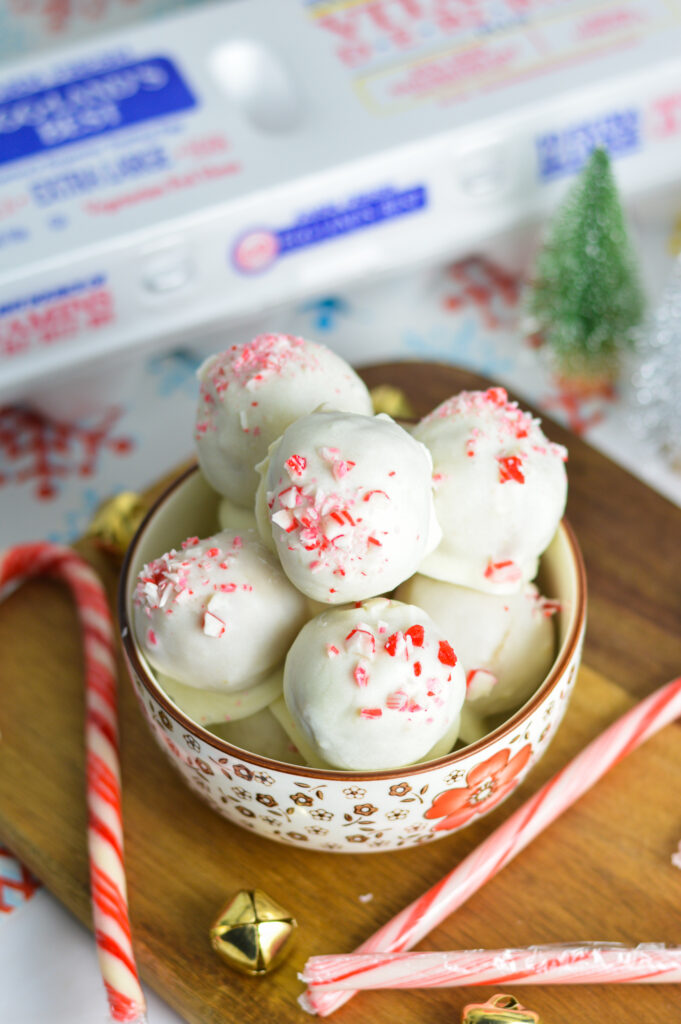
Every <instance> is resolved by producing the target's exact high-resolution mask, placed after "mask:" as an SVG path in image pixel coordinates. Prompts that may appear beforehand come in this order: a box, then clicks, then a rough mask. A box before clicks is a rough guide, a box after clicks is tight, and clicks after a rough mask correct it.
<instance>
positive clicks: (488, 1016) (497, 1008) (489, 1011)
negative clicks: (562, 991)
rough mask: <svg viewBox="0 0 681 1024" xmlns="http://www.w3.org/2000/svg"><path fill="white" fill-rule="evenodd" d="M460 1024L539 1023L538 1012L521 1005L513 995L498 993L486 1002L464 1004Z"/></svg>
mask: <svg viewBox="0 0 681 1024" xmlns="http://www.w3.org/2000/svg"><path fill="white" fill-rule="evenodd" d="M461 1024H541V1022H540V1020H539V1014H538V1013H535V1012H534V1011H533V1010H528V1009H527V1008H526V1007H525V1006H521V1005H520V1003H519V1002H518V1000H517V999H516V998H515V997H514V996H508V995H502V994H498V995H496V996H492V998H491V999H488V1000H487V1002H486V1003H469V1004H468V1006H464V1008H463V1014H462V1017H461Z"/></svg>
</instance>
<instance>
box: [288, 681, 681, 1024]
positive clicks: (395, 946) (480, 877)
mask: <svg viewBox="0 0 681 1024" xmlns="http://www.w3.org/2000/svg"><path fill="white" fill-rule="evenodd" d="M680 715H681V677H679V678H678V679H674V680H672V682H670V683H667V685H666V686H663V687H661V689H659V690H656V691H655V692H654V693H653V694H651V696H650V697H646V699H645V700H643V701H641V703H640V704H637V705H635V706H634V707H633V708H632V709H631V710H630V711H628V712H627V713H626V714H624V715H622V717H621V718H619V719H618V720H617V721H616V722H614V724H613V725H611V726H610V727H609V728H608V729H606V730H605V732H603V733H601V735H600V736H598V737H597V738H596V739H595V740H594V741H593V742H592V743H590V744H589V745H588V746H587V747H585V748H584V750H583V751H581V753H579V754H578V755H577V756H576V757H575V758H574V759H573V760H572V761H570V763H569V764H567V765H566V766H565V768H563V769H562V770H561V771H559V772H558V773H557V774H556V775H554V776H553V778H552V779H550V780H549V782H547V783H546V784H545V785H544V786H542V788H541V789H540V790H539V792H538V793H536V794H535V795H534V796H533V797H531V798H530V799H529V800H528V801H527V802H526V803H525V804H523V806H522V807H520V808H519V809H518V810H517V811H516V812H515V813H514V814H512V815H511V817H510V818H508V820H507V821H505V822H504V824H503V825H500V826H499V828H498V829H496V830H495V831H494V832H493V833H492V834H491V835H490V836H488V838H487V839H485V841H484V842H482V843H481V844H480V846H478V847H477V849H475V850H473V852H472V853H471V854H469V855H468V857H466V858H465V859H464V860H462V861H461V863H460V864H459V865H458V866H457V867H456V868H454V869H453V871H450V872H449V874H447V875H445V876H444V878H442V879H441V880H440V881H439V882H437V883H436V884H435V885H434V886H433V887H432V888H431V889H429V890H428V891H427V892H426V893H424V894H423V896H421V897H419V898H418V899H417V900H414V902H413V903H410V904H409V906H408V907H406V909H405V910H403V911H401V912H400V913H399V914H396V916H395V917H393V919H392V920H391V921H388V923H387V924H385V925H384V926H383V927H382V928H380V929H379V930H378V931H377V932H375V933H374V934H373V935H372V936H370V938H368V939H367V940H366V942H363V943H362V945H361V946H359V947H358V948H357V950H356V951H355V952H356V953H400V952H402V951H404V950H407V949H411V948H412V947H413V946H415V945H416V943H417V942H419V941H420V940H421V939H422V938H423V937H424V935H427V934H428V932H430V931H431V930H432V929H433V928H435V926H436V925H438V924H439V923H440V922H441V921H443V920H444V919H445V918H446V917H448V916H449V914H451V913H452V911H454V910H456V909H457V907H460V906H461V905H462V904H463V903H465V901H466V900H467V899H468V897H469V896H472V894H473V893H474V892H476V891H477V890H478V889H480V888H481V886H483V885H484V884H485V882H487V881H488V880H489V879H490V878H492V877H493V876H494V875H496V873H497V872H498V871H500V870H501V868H503V867H504V866H505V865H506V864H508V862H509V861H510V860H512V859H513V858H514V857H515V855H516V854H517V853H520V851H521V850H523V849H524V848H525V847H526V846H527V845H528V843H530V842H531V841H532V839H534V838H535V836H537V835H538V834H539V833H540V832H541V831H542V830H543V829H545V828H546V827H547V825H550V824H551V822H552V821H554V820H555V819H556V818H557V817H558V816H559V815H560V814H562V813H563V811H565V810H566V809H567V808H568V807H570V806H571V805H572V804H573V803H574V802H575V801H576V800H578V799H579V797H580V796H582V794H583V793H585V792H586V791H587V790H588V789H590V788H591V786H592V785H593V784H594V783H595V782H596V781H597V780H598V779H600V778H601V776H602V775H604V774H605V773H606V772H607V771H608V770H609V769H610V768H612V767H613V765H615V764H617V762H618V761H620V760H621V759H622V758H623V757H625V756H626V755H627V754H628V753H630V752H631V751H632V750H634V749H635V748H636V747H638V746H639V745H640V744H641V743H643V742H644V741H645V740H647V739H648V738H649V737H650V736H652V735H653V734H654V733H656V732H658V730H660V729H661V728H662V727H663V726H665V725H668V724H669V723H670V722H673V721H674V720H675V719H676V718H678V717H679V716H680ZM343 960H344V961H345V966H344V968H341V970H347V958H343ZM306 978H307V974H304V975H303V980H305V979H306ZM326 984H327V985H328V981H327V982H326ZM353 994H354V991H353V989H349V990H345V991H338V990H336V991H329V990H328V989H327V990H326V991H316V988H315V986H314V985H313V986H312V987H311V988H308V990H307V991H306V992H305V994H304V995H303V996H301V1004H302V1006H303V1007H304V1008H305V1009H306V1010H308V1011H309V1012H311V1013H317V1014H319V1016H321V1017H327V1016H328V1015H329V1014H331V1013H333V1012H334V1010H337V1009H338V1008H339V1007H340V1006H342V1005H343V1004H344V1003H346V1002H347V1001H348V999H351V998H352V996H353Z"/></svg>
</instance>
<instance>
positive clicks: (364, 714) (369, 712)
mask: <svg viewBox="0 0 681 1024" xmlns="http://www.w3.org/2000/svg"><path fill="white" fill-rule="evenodd" d="M359 714H360V717H361V718H380V717H381V715H382V714H383V712H382V711H381V709H380V708H360V709H359Z"/></svg>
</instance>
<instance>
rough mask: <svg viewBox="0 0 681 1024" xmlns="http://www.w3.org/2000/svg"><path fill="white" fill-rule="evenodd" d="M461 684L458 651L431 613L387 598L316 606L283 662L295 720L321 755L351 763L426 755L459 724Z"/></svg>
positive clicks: (366, 767)
mask: <svg viewBox="0 0 681 1024" xmlns="http://www.w3.org/2000/svg"><path fill="white" fill-rule="evenodd" d="M465 689H466V681H465V676H464V672H463V669H462V667H461V665H460V664H459V663H458V661H457V657H456V654H455V653H454V651H453V649H452V647H451V645H450V644H449V642H448V641H447V640H446V639H445V637H444V635H443V634H442V632H441V631H440V630H439V629H438V628H437V626H436V625H435V624H434V623H433V621H432V620H431V618H430V617H429V616H428V615H426V614H425V612H424V611H423V610H422V609H420V608H415V607H413V606H411V605H406V604H402V603H401V602H399V601H389V600H388V599H387V598H376V599H374V600H371V601H366V602H364V603H363V604H360V605H358V606H357V607H356V608H349V609H345V608H344V609H340V608H334V609H332V610H329V611H326V612H323V613H322V614H321V615H318V616H317V618H315V619H312V620H311V621H310V622H308V623H307V625H306V626H304V627H303V629H302V630H301V631H300V633H299V634H298V636H297V637H296V639H295V641H294V642H293V645H292V647H291V649H290V651H289V653H288V656H287V658H286V663H285V666H284V699H285V701H286V705H287V707H288V709H289V711H290V713H291V715H292V717H293V719H294V720H295V722H296V723H297V724H298V725H299V727H300V728H301V730H302V731H303V732H304V734H305V736H306V738H307V739H308V740H309V743H310V745H311V746H312V748H313V749H314V751H315V752H316V754H317V755H318V756H319V757H320V758H321V759H322V760H323V761H325V762H327V763H328V764H330V765H332V766H333V767H335V768H342V769H346V770H350V771H374V770H379V769H383V768H397V767H400V766H402V765H407V764H412V763H413V762H414V761H417V760H419V758H422V757H423V756H424V755H425V754H427V753H428V751H430V750H431V749H432V748H433V747H434V746H435V744H436V743H437V742H438V740H439V739H441V738H442V737H443V736H444V735H445V733H447V732H448V731H450V730H451V728H452V726H453V725H454V724H455V723H456V720H457V719H458V716H459V712H460V710H461V706H462V704H463V700H464V695H465ZM454 739H455V736H453V735H452V736H451V743H452V744H453V743H454Z"/></svg>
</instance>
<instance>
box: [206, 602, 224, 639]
mask: <svg viewBox="0 0 681 1024" xmlns="http://www.w3.org/2000/svg"><path fill="white" fill-rule="evenodd" d="M225 629H226V624H225V621H224V619H221V618H220V617H219V616H218V615H216V614H215V613H214V612H211V611H209V610H208V609H207V608H206V610H205V612H204V614H203V632H204V633H205V634H206V636H212V637H217V638H219V637H221V636H224V635H225Z"/></svg>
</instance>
